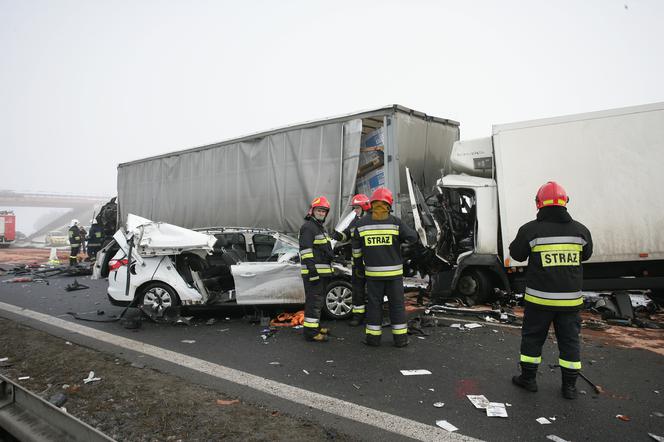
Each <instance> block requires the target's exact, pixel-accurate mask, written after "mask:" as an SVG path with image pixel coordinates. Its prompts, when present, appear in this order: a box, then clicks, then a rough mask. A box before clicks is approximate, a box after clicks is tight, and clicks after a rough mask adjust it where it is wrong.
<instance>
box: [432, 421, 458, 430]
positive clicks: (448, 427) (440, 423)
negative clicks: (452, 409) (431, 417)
mask: <svg viewBox="0 0 664 442" xmlns="http://www.w3.org/2000/svg"><path fill="white" fill-rule="evenodd" d="M436 425H438V426H439V427H440V428H442V429H443V430H447V431H456V430H458V428H457V427H455V426H454V425H452V424H451V423H449V422H447V421H444V420H440V421H436Z"/></svg>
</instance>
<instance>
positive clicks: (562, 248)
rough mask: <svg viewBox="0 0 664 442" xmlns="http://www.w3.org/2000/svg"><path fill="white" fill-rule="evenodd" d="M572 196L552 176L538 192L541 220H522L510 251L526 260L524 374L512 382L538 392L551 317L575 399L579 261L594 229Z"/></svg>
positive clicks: (567, 388)
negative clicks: (575, 214) (574, 208)
mask: <svg viewBox="0 0 664 442" xmlns="http://www.w3.org/2000/svg"><path fill="white" fill-rule="evenodd" d="M568 202H569V197H568V196H567V192H565V189H563V187H562V186H561V185H560V184H558V183H556V182H554V181H549V182H548V183H546V184H544V185H543V186H542V187H540V188H539V190H538V191H537V196H536V197H535V204H536V206H537V209H538V212H537V219H535V220H533V221H530V222H529V223H527V224H525V225H523V226H522V227H521V228H520V229H519V232H518V233H517V235H516V238H515V239H514V241H512V243H511V244H510V256H511V257H512V258H513V259H516V260H517V261H525V260H526V259H528V271H527V273H526V293H525V296H524V300H525V311H524V317H523V327H522V329H521V356H520V363H521V375H519V376H514V377H513V378H512V382H513V383H514V384H516V385H517V386H519V387H521V388H524V389H526V390H528V391H532V392H535V391H537V381H536V375H537V368H538V366H539V364H540V363H541V362H542V346H543V345H544V342H545V341H546V337H547V334H548V332H549V326H550V325H551V323H552V322H553V326H554V330H555V333H556V338H557V340H558V350H559V352H560V358H559V360H558V364H559V365H560V367H561V370H562V388H561V391H562V395H563V397H565V398H567V399H576V397H577V391H576V378H577V376H578V373H579V370H580V369H581V349H580V343H579V332H580V331H581V318H580V315H579V310H580V309H581V307H583V296H582V294H581V286H582V282H583V267H582V266H581V262H582V261H585V260H587V259H589V258H590V256H591V255H592V251H593V242H592V238H591V236H590V231H589V230H588V229H587V228H586V227H585V226H584V225H583V224H581V223H580V222H578V221H574V220H573V219H572V217H571V216H570V215H569V213H567V203H568Z"/></svg>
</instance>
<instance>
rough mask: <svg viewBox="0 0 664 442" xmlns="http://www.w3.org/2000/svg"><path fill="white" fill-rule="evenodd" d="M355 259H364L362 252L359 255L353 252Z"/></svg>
mask: <svg viewBox="0 0 664 442" xmlns="http://www.w3.org/2000/svg"><path fill="white" fill-rule="evenodd" d="M353 258H362V252H358V253H355V252H353Z"/></svg>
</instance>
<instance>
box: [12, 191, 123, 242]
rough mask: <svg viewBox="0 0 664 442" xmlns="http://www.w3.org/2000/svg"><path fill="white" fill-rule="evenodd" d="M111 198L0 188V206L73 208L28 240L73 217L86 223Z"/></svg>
mask: <svg viewBox="0 0 664 442" xmlns="http://www.w3.org/2000/svg"><path fill="white" fill-rule="evenodd" d="M110 199H111V197H110V196H102V195H77V194H68V193H55V192H19V191H14V190H0V207H8V208H15V207H57V208H67V209H71V210H69V211H68V212H66V213H64V214H63V215H61V216H59V217H58V218H56V219H54V220H53V221H51V222H50V223H48V224H47V225H45V226H43V227H41V228H40V229H39V230H37V231H36V232H34V233H32V234H31V235H30V236H28V238H27V239H28V240H32V239H34V238H37V237H39V236H43V235H46V234H47V233H48V232H50V231H51V230H55V229H58V228H60V227H62V226H64V225H66V224H68V223H69V222H70V220H72V219H73V218H76V219H79V220H81V222H82V223H83V224H86V223H87V220H89V219H91V218H92V217H93V215H94V214H95V209H97V210H98V208H99V207H100V206H101V205H103V204H104V203H106V202H107V201H108V200H110ZM98 206H99V207H98Z"/></svg>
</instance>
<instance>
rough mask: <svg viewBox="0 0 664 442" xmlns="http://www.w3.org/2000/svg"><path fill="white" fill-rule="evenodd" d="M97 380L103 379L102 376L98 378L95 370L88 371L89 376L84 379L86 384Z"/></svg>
mask: <svg viewBox="0 0 664 442" xmlns="http://www.w3.org/2000/svg"><path fill="white" fill-rule="evenodd" d="M96 381H101V378H96V377H95V372H94V371H91V372H90V373H88V377H87V378H85V379H83V383H84V384H89V383H90V382H96Z"/></svg>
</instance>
